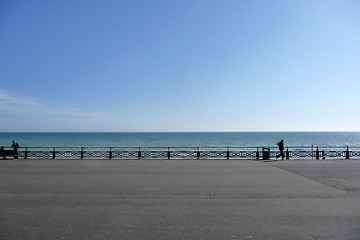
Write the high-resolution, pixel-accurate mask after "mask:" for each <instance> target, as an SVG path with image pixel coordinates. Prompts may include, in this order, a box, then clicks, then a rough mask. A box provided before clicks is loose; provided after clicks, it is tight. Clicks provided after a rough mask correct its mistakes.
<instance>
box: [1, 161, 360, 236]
mask: <svg viewBox="0 0 360 240" xmlns="http://www.w3.org/2000/svg"><path fill="white" fill-rule="evenodd" d="M0 239H36V240H39V239H96V240H97V239H154V240H155V239H156V240H158V239H164V240H170V239H204V240H222V239H274V240H275V239H276V240H280V239H286V240H289V239H339V240H340V239H341V240H344V239H360V161H359V160H289V161H274V162H262V161H250V160H198V161H196V160H113V161H112V160H15V161H0Z"/></svg>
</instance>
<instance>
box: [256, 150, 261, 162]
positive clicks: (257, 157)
mask: <svg viewBox="0 0 360 240" xmlns="http://www.w3.org/2000/svg"><path fill="white" fill-rule="evenodd" d="M259 158H260V153H259V147H256V159H257V160H259Z"/></svg>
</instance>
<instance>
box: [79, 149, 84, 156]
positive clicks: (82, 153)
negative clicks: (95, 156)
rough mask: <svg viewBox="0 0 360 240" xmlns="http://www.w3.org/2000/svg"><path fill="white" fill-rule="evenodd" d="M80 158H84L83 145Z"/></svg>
mask: <svg viewBox="0 0 360 240" xmlns="http://www.w3.org/2000/svg"><path fill="white" fill-rule="evenodd" d="M80 159H84V148H83V147H81V152H80Z"/></svg>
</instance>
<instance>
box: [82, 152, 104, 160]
mask: <svg viewBox="0 0 360 240" xmlns="http://www.w3.org/2000/svg"><path fill="white" fill-rule="evenodd" d="M84 158H109V151H84Z"/></svg>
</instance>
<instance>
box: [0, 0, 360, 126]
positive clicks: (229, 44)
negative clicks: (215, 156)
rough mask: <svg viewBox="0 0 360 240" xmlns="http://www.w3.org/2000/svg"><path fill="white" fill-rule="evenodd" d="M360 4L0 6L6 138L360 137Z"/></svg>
mask: <svg viewBox="0 0 360 240" xmlns="http://www.w3.org/2000/svg"><path fill="white" fill-rule="evenodd" d="M359 24H360V2H359V1H356V0H348V1H347V0H334V1H332V0H324V1H321V0H318V1H312V0H305V1H287V0H283V1H262V0H261V1H256V0H255V1H241V0H225V1H223V0H221V1H220V0H217V1H212V0H196V1H194V0H189V1H187V0H181V1H168V0H163V1H158V0H152V1H147V0H141V1H140V0H128V1H125V0H123V1H110V0H109V1H91V0H86V1H80V0H76V1H66V0H64V1H45V0H44V1H40V0H39V1H32V0H29V1H18V0H4V1H1V2H0V79H1V85H0V131H342V130H344V131H360V111H359V107H360V94H359V91H360V25H359Z"/></svg>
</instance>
